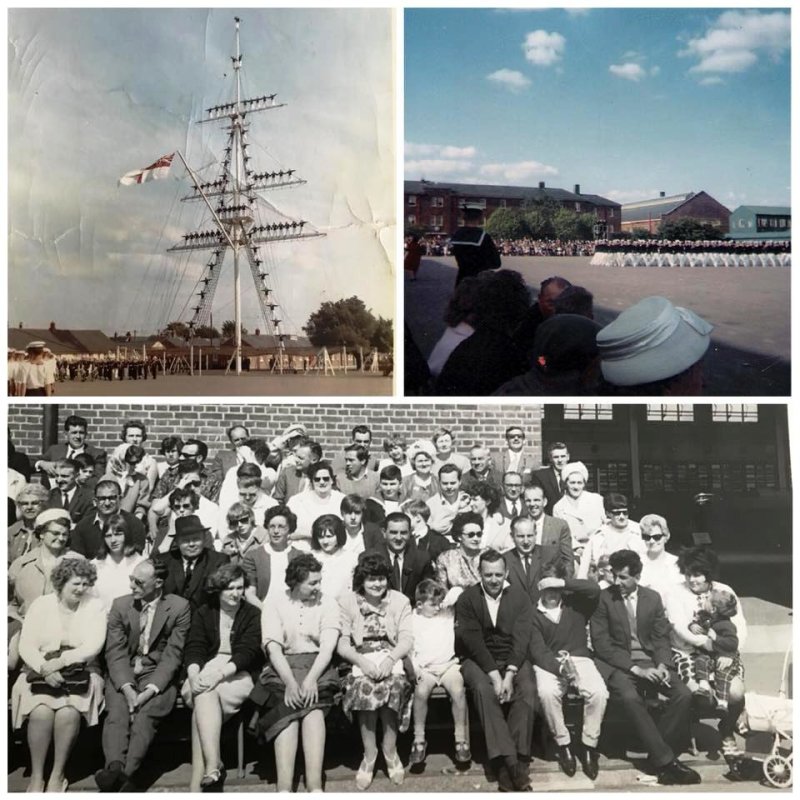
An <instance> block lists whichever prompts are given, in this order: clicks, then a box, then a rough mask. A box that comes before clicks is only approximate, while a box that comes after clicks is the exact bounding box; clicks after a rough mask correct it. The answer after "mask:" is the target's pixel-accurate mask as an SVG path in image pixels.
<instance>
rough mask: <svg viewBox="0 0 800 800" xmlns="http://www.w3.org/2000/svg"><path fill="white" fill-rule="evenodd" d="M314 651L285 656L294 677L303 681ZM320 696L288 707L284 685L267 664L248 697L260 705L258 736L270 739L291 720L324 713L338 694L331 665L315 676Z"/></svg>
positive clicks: (298, 680)
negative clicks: (305, 704) (318, 711)
mask: <svg viewBox="0 0 800 800" xmlns="http://www.w3.org/2000/svg"><path fill="white" fill-rule="evenodd" d="M316 658H317V653H298V654H295V655H287V656H286V660H287V661H288V662H289V666H290V667H291V668H292V673H293V674H294V677H295V680H296V681H297V682H298V683H302V682H303V680H305V677H306V675H307V674H308V672H309V670H310V669H311V667H312V666H313V664H314V661H316ZM317 688H318V694H319V697H318V698H317V702H316V703H314V704H313V705H310V706H305V707H304V708H289V706H287V705H286V703H285V702H284V696H285V693H286V685H285V684H284V682H283V681H282V680H281V678H280V676H279V675H278V673H277V672H275V670H274V669H273V667H272V665H271V664H267V666H266V667H264V669H263V670H262V672H261V675H260V676H259V677H258V680H257V681H256V685H255V688H254V689H253V691H252V693H251V695H250V699H251V700H252V701H253V703H255V704H256V705H257V706H258V707H259V717H258V724H257V726H256V732H257V734H258V736H259V738H263V739H264V740H265V741H267V742H269V741H272V740H273V739H274V738H275V737H276V736H277V735H278V734H279V733H281V731H283V730H285V729H286V728H288V727H289V725H290V724H291V723H292V722H295V721H296V720H300V719H302V718H303V717H305V716H306V715H307V714H310V713H311V712H312V711H316V710H321V711H322V713H323V714H324V715H326V716H327V714H328V712H329V711H330V709H331V707H332V706H333V704H334V703H335V702H336V700H337V699H338V697H339V676H338V674H337V672H336V670H335V669H334V668H333V667H332V666H330V665H329V666H328V668H327V669H326V670H325V672H324V673H323V674H322V675H321V676H320V677H319V680H317Z"/></svg>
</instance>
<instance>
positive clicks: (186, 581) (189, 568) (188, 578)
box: [181, 561, 194, 597]
mask: <svg viewBox="0 0 800 800" xmlns="http://www.w3.org/2000/svg"><path fill="white" fill-rule="evenodd" d="M193 574H194V561H191V562H189V563H188V564H187V565H186V571H185V573H184V578H183V591H182V592H181V595H182V596H184V597H185V596H186V593H187V592H188V591H189V585H190V584H191V582H192V575H193Z"/></svg>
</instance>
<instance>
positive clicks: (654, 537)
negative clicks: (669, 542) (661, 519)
mask: <svg viewBox="0 0 800 800" xmlns="http://www.w3.org/2000/svg"><path fill="white" fill-rule="evenodd" d="M663 538H664V534H663V533H643V534H642V541H645V542H660V541H661V540H662V539H663Z"/></svg>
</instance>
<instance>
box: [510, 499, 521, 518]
mask: <svg viewBox="0 0 800 800" xmlns="http://www.w3.org/2000/svg"><path fill="white" fill-rule="evenodd" d="M511 511H512V513H513V514H514V516H515V517H518V516H519V511H520V508H519V500H515V501H514V503H513V508H512V509H511Z"/></svg>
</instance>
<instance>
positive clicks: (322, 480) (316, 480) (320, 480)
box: [314, 476, 333, 483]
mask: <svg viewBox="0 0 800 800" xmlns="http://www.w3.org/2000/svg"><path fill="white" fill-rule="evenodd" d="M332 480H333V478H326V477H324V476H317V477H316V478H314V483H330V482H331V481H332Z"/></svg>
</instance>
